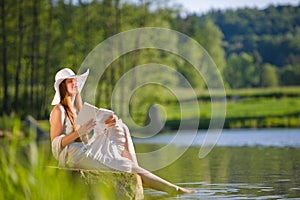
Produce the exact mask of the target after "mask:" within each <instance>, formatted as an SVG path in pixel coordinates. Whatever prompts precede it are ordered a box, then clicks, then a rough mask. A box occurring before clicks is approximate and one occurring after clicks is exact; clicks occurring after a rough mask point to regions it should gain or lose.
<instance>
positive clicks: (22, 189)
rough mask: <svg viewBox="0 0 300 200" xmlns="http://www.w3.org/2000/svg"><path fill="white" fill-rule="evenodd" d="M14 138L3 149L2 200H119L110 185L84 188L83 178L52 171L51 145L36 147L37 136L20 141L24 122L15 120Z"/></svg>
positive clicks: (0, 151)
mask: <svg viewBox="0 0 300 200" xmlns="http://www.w3.org/2000/svg"><path fill="white" fill-rule="evenodd" d="M10 120H11V121H12V122H13V125H12V127H10V129H11V130H12V138H11V139H10V140H2V141H1V146H0V182H1V187H0V199H116V198H117V197H116V196H115V193H114V190H113V189H114V188H112V186H111V185H103V184H101V183H99V184H85V183H84V181H83V179H82V178H80V175H79V174H78V175H75V174H72V173H71V172H69V171H66V170H57V169H54V168H52V167H51V166H54V165H56V164H57V161H55V160H54V159H53V156H52V154H51V150H50V144H48V143H45V144H42V145H37V143H36V140H35V135H36V133H35V132H34V131H33V130H27V131H29V132H30V136H29V137H27V138H22V139H20V137H19V132H20V131H21V121H20V119H19V118H17V117H12V118H10Z"/></svg>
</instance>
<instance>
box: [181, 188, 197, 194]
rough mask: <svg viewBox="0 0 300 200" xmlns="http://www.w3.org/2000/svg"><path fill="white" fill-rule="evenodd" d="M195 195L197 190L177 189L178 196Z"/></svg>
mask: <svg viewBox="0 0 300 200" xmlns="http://www.w3.org/2000/svg"><path fill="white" fill-rule="evenodd" d="M193 193H197V191H196V190H189V189H185V188H182V187H178V188H177V194H193Z"/></svg>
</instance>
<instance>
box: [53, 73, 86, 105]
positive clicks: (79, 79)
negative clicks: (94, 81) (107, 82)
mask: <svg viewBox="0 0 300 200" xmlns="http://www.w3.org/2000/svg"><path fill="white" fill-rule="evenodd" d="M89 72H90V71H89V69H87V71H86V72H85V73H83V74H81V75H71V76H67V77H63V78H60V79H58V80H56V81H55V83H54V89H55V95H54V98H53V100H52V102H51V105H57V104H59V102H60V94H59V85H60V84H61V83H62V82H63V80H65V79H67V78H76V79H77V87H78V92H79V93H80V92H81V91H82V88H83V86H84V84H85V82H86V79H87V77H88V75H89Z"/></svg>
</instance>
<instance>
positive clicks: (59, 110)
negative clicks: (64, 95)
mask: <svg viewBox="0 0 300 200" xmlns="http://www.w3.org/2000/svg"><path fill="white" fill-rule="evenodd" d="M64 114H65V111H64V107H63V106H62V105H61V104H57V105H55V106H54V107H53V109H52V111H51V113H50V118H51V116H57V115H59V116H62V115H64Z"/></svg>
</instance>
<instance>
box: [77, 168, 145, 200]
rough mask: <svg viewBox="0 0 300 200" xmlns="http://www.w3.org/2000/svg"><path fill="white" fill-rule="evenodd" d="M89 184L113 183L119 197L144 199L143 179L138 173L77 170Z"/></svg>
mask: <svg viewBox="0 0 300 200" xmlns="http://www.w3.org/2000/svg"><path fill="white" fill-rule="evenodd" d="M77 171H79V172H80V174H81V177H82V178H83V179H84V181H85V182H86V183H87V184H98V183H99V182H101V183H102V184H106V185H113V187H114V189H115V193H116V196H117V197H118V199H143V198H144V192H143V185H142V179H141V177H140V176H139V175H138V174H134V173H126V172H114V171H110V172H107V171H98V170H82V169H80V170H77Z"/></svg>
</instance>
